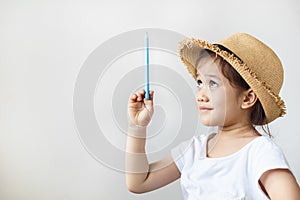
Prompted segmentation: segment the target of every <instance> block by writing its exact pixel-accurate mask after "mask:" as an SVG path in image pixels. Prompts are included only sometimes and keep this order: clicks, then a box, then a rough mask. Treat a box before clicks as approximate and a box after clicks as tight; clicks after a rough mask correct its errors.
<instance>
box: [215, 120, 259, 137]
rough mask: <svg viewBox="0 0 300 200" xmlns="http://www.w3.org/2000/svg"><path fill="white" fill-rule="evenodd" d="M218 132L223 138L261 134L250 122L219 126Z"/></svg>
mask: <svg viewBox="0 0 300 200" xmlns="http://www.w3.org/2000/svg"><path fill="white" fill-rule="evenodd" d="M218 134H219V135H220V136H222V137H223V138H241V137H255V136H260V134H259V132H258V131H257V130H256V129H255V128H254V127H253V126H252V125H251V124H248V123H245V124H235V125H232V126H226V127H219V128H218Z"/></svg>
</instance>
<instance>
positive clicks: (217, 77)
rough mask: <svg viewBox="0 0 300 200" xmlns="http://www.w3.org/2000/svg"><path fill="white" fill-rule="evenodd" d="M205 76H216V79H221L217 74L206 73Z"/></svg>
mask: <svg viewBox="0 0 300 200" xmlns="http://www.w3.org/2000/svg"><path fill="white" fill-rule="evenodd" d="M205 76H207V77H210V78H216V79H219V80H221V79H220V77H219V76H217V75H214V74H206V75H205Z"/></svg>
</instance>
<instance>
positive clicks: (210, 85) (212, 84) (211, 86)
mask: <svg viewBox="0 0 300 200" xmlns="http://www.w3.org/2000/svg"><path fill="white" fill-rule="evenodd" d="M209 87H210V88H215V87H218V84H217V83H216V82H214V81H209Z"/></svg>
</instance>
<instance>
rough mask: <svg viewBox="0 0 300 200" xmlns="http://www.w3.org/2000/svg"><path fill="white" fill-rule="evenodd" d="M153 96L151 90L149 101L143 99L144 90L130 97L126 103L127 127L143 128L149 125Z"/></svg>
mask: <svg viewBox="0 0 300 200" xmlns="http://www.w3.org/2000/svg"><path fill="white" fill-rule="evenodd" d="M153 94H154V91H153V90H151V91H150V99H149V100H148V99H146V98H145V91H144V90H141V91H139V92H137V93H135V94H133V95H131V97H130V99H129V103H128V115H129V122H128V123H129V126H142V127H145V126H147V125H148V124H149V122H150V121H151V118H152V115H153Z"/></svg>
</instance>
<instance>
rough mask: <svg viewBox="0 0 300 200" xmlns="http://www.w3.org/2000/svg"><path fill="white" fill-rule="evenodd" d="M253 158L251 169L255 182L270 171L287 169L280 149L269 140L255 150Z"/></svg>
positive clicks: (287, 165)
mask: <svg viewBox="0 0 300 200" xmlns="http://www.w3.org/2000/svg"><path fill="white" fill-rule="evenodd" d="M253 156H254V162H253V163H252V164H253V168H254V169H255V170H254V177H255V180H257V181H258V180H259V179H260V178H261V176H262V175H263V174H264V173H265V172H267V171H269V170H272V169H289V170H290V167H289V164H288V162H287V160H286V158H285V155H284V153H283V152H282V150H281V148H280V147H279V146H278V145H276V144H275V143H274V142H273V141H272V140H271V139H266V141H265V142H263V143H261V144H260V145H259V146H258V148H257V149H256V153H255V154H254V155H253Z"/></svg>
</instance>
